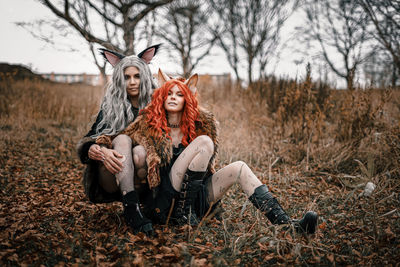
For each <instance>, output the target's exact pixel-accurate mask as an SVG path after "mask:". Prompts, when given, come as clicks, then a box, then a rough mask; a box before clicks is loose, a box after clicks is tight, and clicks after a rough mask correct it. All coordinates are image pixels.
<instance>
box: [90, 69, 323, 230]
mask: <svg viewBox="0 0 400 267" xmlns="http://www.w3.org/2000/svg"><path fill="white" fill-rule="evenodd" d="M158 75H159V85H161V87H160V88H159V89H157V90H156V91H155V92H154V94H153V97H152V101H151V102H150V104H149V105H148V106H147V107H146V108H145V109H144V110H143V111H142V112H141V115H140V116H139V117H138V118H137V119H136V120H135V122H134V123H132V124H131V125H129V126H128V128H127V129H125V130H124V131H123V132H122V133H121V134H125V135H128V136H130V137H131V138H132V141H133V142H134V143H137V144H140V145H142V146H144V147H145V149H146V151H147V159H146V162H147V166H148V175H147V186H146V184H145V183H146V181H144V184H143V186H138V187H137V188H141V189H140V190H137V191H138V192H136V191H133V192H134V193H133V194H136V195H137V197H136V199H137V203H139V200H140V202H141V203H142V204H143V205H144V206H145V209H144V214H145V215H146V216H147V217H148V218H150V219H151V220H152V221H153V222H157V223H165V222H166V221H167V218H168V213H169V211H170V210H171V208H172V206H173V210H172V214H171V217H170V218H171V221H173V222H174V223H176V224H178V225H182V224H185V223H189V224H191V225H196V224H198V222H199V219H198V218H201V217H203V216H204V215H205V213H206V212H207V210H208V209H209V207H210V205H211V203H215V202H216V201H218V200H219V199H221V198H222V196H223V195H224V194H225V193H226V191H227V190H228V189H229V188H230V187H231V186H232V185H233V184H235V183H239V184H240V186H241V188H242V189H243V191H244V192H245V193H246V195H247V196H248V197H249V199H250V201H251V202H252V203H253V204H254V205H255V206H256V207H257V208H258V209H260V210H261V211H262V212H264V213H265V215H266V217H267V218H268V219H269V220H270V221H271V222H272V223H274V224H292V225H293V226H294V227H295V228H296V230H297V231H300V232H307V233H314V232H315V228H316V225H317V218H318V216H317V214H316V213H315V212H313V211H309V212H307V213H306V215H305V216H304V217H303V218H302V219H301V220H292V219H290V218H289V216H288V215H287V214H286V212H285V211H284V210H283V209H282V207H281V206H280V205H279V203H278V202H277V200H276V199H275V198H274V197H273V196H272V194H271V193H270V192H269V191H268V188H267V186H266V185H263V184H262V183H261V181H260V180H259V179H258V178H257V177H256V176H255V175H254V173H253V172H252V171H251V170H250V168H249V167H248V166H247V164H246V163H244V162H242V161H237V162H234V163H231V164H229V165H228V166H226V167H224V168H222V169H221V170H219V171H217V172H215V170H214V163H215V157H216V154H217V151H218V137H217V122H216V120H215V118H214V116H213V115H212V114H211V113H209V112H207V111H205V110H203V109H200V108H199V106H198V101H197V92H196V84H197V80H198V76H197V74H195V75H193V76H192V77H190V78H189V79H188V80H187V81H184V80H180V79H170V78H169V77H168V76H166V75H164V74H163V73H162V71H161V70H159V74H158ZM96 142H97V143H98V144H102V145H110V143H111V138H110V137H108V136H101V137H99V138H98V139H97V141H96ZM135 188H136V185H135ZM151 191H152V192H153V194H151V193H150V192H151ZM138 207H139V206H138ZM143 218H144V219H146V220H148V219H147V218H145V217H144V215H143ZM138 220H140V218H138Z"/></svg>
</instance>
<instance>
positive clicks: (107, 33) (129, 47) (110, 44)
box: [19, 0, 173, 75]
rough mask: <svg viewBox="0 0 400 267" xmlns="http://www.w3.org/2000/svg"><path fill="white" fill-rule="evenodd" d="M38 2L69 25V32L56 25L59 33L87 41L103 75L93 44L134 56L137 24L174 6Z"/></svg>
mask: <svg viewBox="0 0 400 267" xmlns="http://www.w3.org/2000/svg"><path fill="white" fill-rule="evenodd" d="M39 1H40V2H41V3H42V4H43V5H44V6H46V7H47V8H49V9H50V10H51V11H52V12H53V13H54V14H55V15H56V16H57V17H58V18H61V19H62V20H63V21H64V22H66V24H67V25H68V27H69V28H68V29H66V28H59V27H58V28H57V26H60V24H55V25H54V26H55V27H56V29H57V30H59V31H60V30H69V29H71V28H72V29H73V30H74V31H75V32H77V33H78V34H79V35H80V36H81V37H83V38H84V40H85V41H86V42H87V43H88V44H89V48H90V50H91V52H92V54H93V56H94V61H95V63H96V65H97V67H98V68H99V70H100V72H101V73H102V74H103V75H104V74H105V66H104V62H103V61H99V60H97V58H96V53H95V51H94V44H100V45H101V46H103V47H106V48H108V49H112V50H115V51H117V52H120V53H124V54H133V53H134V52H135V49H134V43H135V42H136V41H138V40H136V36H137V33H136V29H137V26H138V24H139V23H140V22H141V21H142V20H143V19H144V18H145V17H146V16H147V15H148V14H149V13H151V12H152V11H154V10H155V9H156V8H158V7H161V6H164V5H166V4H168V3H171V2H172V1H173V0H153V1H152V0H147V1H138V0H63V1H51V0H39ZM35 24H36V26H37V25H38V24H37V23H35ZM19 25H20V26H24V27H28V26H29V25H31V26H32V25H33V24H29V23H28V24H27V23H19ZM39 26H40V25H39ZM41 37H42V36H41ZM42 39H45V40H46V39H47V41H53V40H51V39H52V38H51V36H50V37H45V38H43V37H42Z"/></svg>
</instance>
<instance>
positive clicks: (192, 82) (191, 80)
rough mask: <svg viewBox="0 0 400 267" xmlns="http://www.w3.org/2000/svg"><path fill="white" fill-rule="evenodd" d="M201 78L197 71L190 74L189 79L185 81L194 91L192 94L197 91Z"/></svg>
mask: <svg viewBox="0 0 400 267" xmlns="http://www.w3.org/2000/svg"><path fill="white" fill-rule="evenodd" d="M198 80H199V75H197V73H195V74H193V75H192V76H190V78H189V79H188V80H186V81H185V84H186V85H187V87H189V90H190V91H191V92H192V94H195V93H196V91H197V87H196V86H197V81H198Z"/></svg>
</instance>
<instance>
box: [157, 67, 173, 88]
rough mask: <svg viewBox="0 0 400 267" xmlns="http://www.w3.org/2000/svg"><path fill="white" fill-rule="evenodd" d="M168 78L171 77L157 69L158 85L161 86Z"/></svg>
mask: <svg viewBox="0 0 400 267" xmlns="http://www.w3.org/2000/svg"><path fill="white" fill-rule="evenodd" d="M169 80H171V79H170V78H169V77H168V76H167V75H166V74H165V73H164V72H163V71H162V70H161V69H158V86H159V87H161V86H163V85H164V83H166V82H167V81H169Z"/></svg>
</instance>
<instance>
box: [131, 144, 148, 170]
mask: <svg viewBox="0 0 400 267" xmlns="http://www.w3.org/2000/svg"><path fill="white" fill-rule="evenodd" d="M132 152H133V163H134V164H135V167H136V168H143V167H144V166H145V165H146V155H147V153H146V149H144V147H143V146H141V145H138V146H135V147H134V148H133V151H132Z"/></svg>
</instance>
